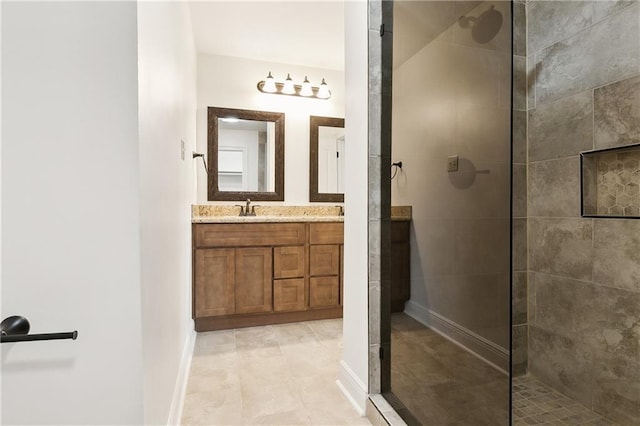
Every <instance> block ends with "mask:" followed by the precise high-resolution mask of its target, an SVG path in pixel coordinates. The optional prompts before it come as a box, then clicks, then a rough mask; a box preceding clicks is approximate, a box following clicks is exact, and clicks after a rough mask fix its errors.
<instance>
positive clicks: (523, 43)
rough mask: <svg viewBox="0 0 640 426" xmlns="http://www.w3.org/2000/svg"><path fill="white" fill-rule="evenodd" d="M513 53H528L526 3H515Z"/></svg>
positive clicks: (524, 54) (522, 54) (521, 54)
mask: <svg viewBox="0 0 640 426" xmlns="http://www.w3.org/2000/svg"><path fill="white" fill-rule="evenodd" d="M513 54H514V55H520V56H526V55H527V10H526V5H525V4H524V3H518V2H514V3H513Z"/></svg>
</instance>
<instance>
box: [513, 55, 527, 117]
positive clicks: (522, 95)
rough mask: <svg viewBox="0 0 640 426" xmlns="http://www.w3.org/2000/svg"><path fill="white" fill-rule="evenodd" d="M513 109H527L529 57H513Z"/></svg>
mask: <svg viewBox="0 0 640 426" xmlns="http://www.w3.org/2000/svg"><path fill="white" fill-rule="evenodd" d="M512 90H513V109H516V110H520V111H525V110H526V109H527V59H526V58H525V57H524V56H514V57H513V86H512Z"/></svg>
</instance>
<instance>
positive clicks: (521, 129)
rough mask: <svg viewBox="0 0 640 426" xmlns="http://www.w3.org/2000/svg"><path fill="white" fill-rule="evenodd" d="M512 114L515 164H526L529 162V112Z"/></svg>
mask: <svg viewBox="0 0 640 426" xmlns="http://www.w3.org/2000/svg"><path fill="white" fill-rule="evenodd" d="M512 114H513V115H512V121H513V135H512V149H513V162H514V163H520V164H524V163H526V162H527V112H526V111H515V110H514V111H513V112H512Z"/></svg>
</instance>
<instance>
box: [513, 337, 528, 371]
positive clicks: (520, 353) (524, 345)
mask: <svg viewBox="0 0 640 426" xmlns="http://www.w3.org/2000/svg"><path fill="white" fill-rule="evenodd" d="M527 329H528V327H527V326H526V325H516V326H513V327H512V328H511V351H512V352H511V365H512V371H513V375H514V376H522V375H524V374H527V352H528V346H529V342H528V335H527Z"/></svg>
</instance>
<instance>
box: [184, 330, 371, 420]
mask: <svg viewBox="0 0 640 426" xmlns="http://www.w3.org/2000/svg"><path fill="white" fill-rule="evenodd" d="M341 357H342V320H341V319H337V320H321V321H308V322H301V323H293V324H281V325H270V326H264V327H251V328H242V329H236V330H222V331H211V332H206V333H198V336H197V339H196V344H195V349H194V355H193V360H192V362H191V372H190V375H189V383H188V385H187V394H186V397H185V402H184V408H183V414H182V423H183V424H184V425H258V424H271V425H369V424H370V423H369V421H368V420H367V419H366V418H364V417H359V416H358V413H357V412H356V411H355V409H354V408H353V407H352V406H351V404H350V403H349V402H348V401H347V400H346V399H345V397H344V396H343V395H342V392H341V391H340V390H339V389H338V386H337V384H336V379H337V375H338V363H339V361H340V359H341Z"/></svg>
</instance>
